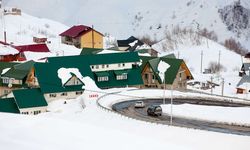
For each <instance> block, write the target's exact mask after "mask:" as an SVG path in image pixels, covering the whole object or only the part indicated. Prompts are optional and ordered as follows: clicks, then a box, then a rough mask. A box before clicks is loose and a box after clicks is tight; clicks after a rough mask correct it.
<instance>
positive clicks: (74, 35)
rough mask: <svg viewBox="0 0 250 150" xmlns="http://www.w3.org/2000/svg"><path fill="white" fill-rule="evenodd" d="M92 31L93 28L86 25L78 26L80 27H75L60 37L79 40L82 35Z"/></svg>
mask: <svg viewBox="0 0 250 150" xmlns="http://www.w3.org/2000/svg"><path fill="white" fill-rule="evenodd" d="M90 30H92V28H91V27H88V26H85V25H78V26H73V27H71V28H69V29H68V30H66V31H65V32H63V33H61V34H59V35H60V36H68V37H71V38H77V37H79V36H81V35H82V34H84V33H86V32H89V31H90Z"/></svg>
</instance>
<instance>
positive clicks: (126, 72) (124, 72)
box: [114, 70, 128, 75]
mask: <svg viewBox="0 0 250 150" xmlns="http://www.w3.org/2000/svg"><path fill="white" fill-rule="evenodd" d="M114 73H115V74H116V75H122V74H128V70H115V71H114Z"/></svg>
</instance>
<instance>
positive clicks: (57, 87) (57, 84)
mask: <svg viewBox="0 0 250 150" xmlns="http://www.w3.org/2000/svg"><path fill="white" fill-rule="evenodd" d="M57 61H59V62H58V63H40V64H35V73H36V76H37V79H38V83H39V85H40V88H41V90H42V92H43V93H58V92H67V91H81V90H82V85H72V86H64V85H62V81H61V79H60V78H59V77H58V70H59V69H60V68H77V69H78V70H79V72H80V73H81V74H82V76H89V77H92V78H93V74H92V72H91V70H90V66H89V65H88V63H87V60H85V59H76V60H75V61H74V60H73V61H69V60H68V59H67V58H64V57H61V58H59V59H57ZM44 70H46V71H44Z"/></svg>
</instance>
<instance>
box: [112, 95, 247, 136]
mask: <svg viewBox="0 0 250 150" xmlns="http://www.w3.org/2000/svg"><path fill="white" fill-rule="evenodd" d="M142 101H144V103H145V105H146V107H144V108H134V103H135V100H131V101H125V102H120V103H116V104H114V105H113V106H112V109H113V110H114V111H116V112H119V113H120V114H123V115H125V116H129V117H132V118H135V119H138V120H143V121H147V122H154V123H160V124H166V125H169V124H170V116H168V115H164V114H163V115H162V116H159V117H153V116H148V115H147V111H146V109H147V107H148V106H149V105H160V104H162V99H158V100H152V99H151V100H150V99H147V100H142ZM173 102H174V104H175V105H178V104H184V103H188V104H197V105H210V106H225V107H245V106H249V105H246V104H239V103H238V104H235V103H228V102H223V101H221V102H219V101H210V100H197V99H187V100H185V99H174V101H173ZM169 103H170V99H166V104H169ZM173 125H174V126H179V127H187V128H194V129H200V130H207V131H215V132H222V133H230V134H237V135H246V136H250V127H249V126H240V125H229V124H223V123H216V122H212V121H211V122H209V121H201V120H192V119H187V118H181V117H173Z"/></svg>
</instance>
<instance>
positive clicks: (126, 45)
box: [117, 36, 158, 57]
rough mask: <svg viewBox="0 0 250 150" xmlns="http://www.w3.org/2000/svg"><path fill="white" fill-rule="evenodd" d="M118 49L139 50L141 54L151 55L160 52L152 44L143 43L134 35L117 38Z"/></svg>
mask: <svg viewBox="0 0 250 150" xmlns="http://www.w3.org/2000/svg"><path fill="white" fill-rule="evenodd" d="M117 44H118V49H119V50H121V51H129V52H138V53H139V54H141V55H143V54H149V56H154V57H155V56H158V52H157V51H156V50H154V49H153V48H152V47H151V46H149V45H147V44H146V43H143V42H142V41H141V40H139V39H137V38H136V37H134V36H131V37H129V38H128V39H126V40H117Z"/></svg>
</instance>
